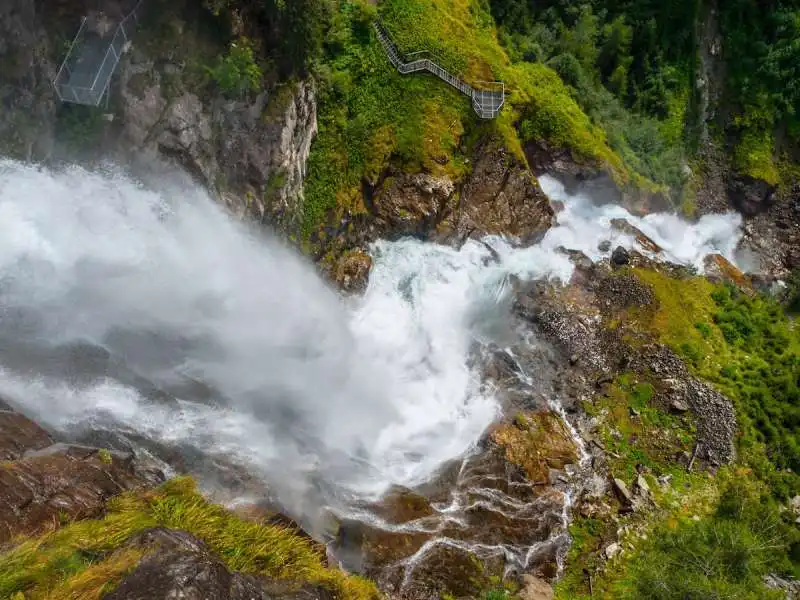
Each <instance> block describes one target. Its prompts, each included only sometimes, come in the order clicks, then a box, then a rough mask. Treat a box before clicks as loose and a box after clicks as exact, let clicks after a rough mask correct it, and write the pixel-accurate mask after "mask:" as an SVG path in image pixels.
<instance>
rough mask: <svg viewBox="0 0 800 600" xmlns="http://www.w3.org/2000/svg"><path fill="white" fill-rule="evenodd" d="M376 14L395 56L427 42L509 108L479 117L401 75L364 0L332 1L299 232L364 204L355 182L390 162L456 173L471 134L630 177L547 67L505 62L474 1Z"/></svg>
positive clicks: (400, 2)
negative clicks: (502, 96) (535, 143)
mask: <svg viewBox="0 0 800 600" xmlns="http://www.w3.org/2000/svg"><path fill="white" fill-rule="evenodd" d="M380 16H381V18H382V20H383V22H384V24H385V25H386V27H387V29H388V30H389V31H390V32H391V34H392V36H393V37H394V39H395V41H396V43H397V45H398V47H399V48H400V50H401V51H402V52H406V53H410V52H415V51H419V50H426V51H427V52H428V53H429V54H430V55H431V56H432V57H433V58H434V59H435V60H436V61H437V62H438V63H439V64H441V65H442V66H443V67H444V68H445V69H447V70H448V71H450V72H451V73H453V74H455V75H457V76H458V77H461V78H462V79H464V80H465V81H467V82H468V83H471V84H474V85H476V86H477V87H480V86H481V85H485V84H481V83H480V82H483V81H493V80H503V81H504V82H505V83H506V87H507V91H508V92H509V94H510V96H509V98H508V107H507V109H505V110H504V111H503V113H501V116H500V118H499V119H497V120H494V121H491V122H488V123H486V122H480V121H479V120H478V119H477V117H476V116H475V115H474V113H473V111H472V108H471V106H470V103H469V101H468V99H466V98H465V97H463V96H462V95H460V94H459V93H458V92H457V91H455V90H454V89H451V88H450V87H449V86H447V85H446V84H444V83H443V82H441V81H439V80H437V79H435V78H433V77H428V76H424V75H420V76H414V77H408V76H403V75H400V74H399V73H397V72H396V71H395V70H394V68H393V67H392V65H391V64H390V63H389V61H388V60H387V58H386V56H385V54H384V51H383V49H382V47H381V46H380V44H379V43H378V41H377V39H376V37H375V35H374V32H373V30H372V27H371V22H372V21H373V20H374V18H375V17H376V9H375V7H373V6H370V5H368V4H367V3H365V2H364V1H363V0H341V2H339V6H338V10H337V11H336V12H335V13H334V14H333V16H332V18H331V21H330V23H329V25H328V30H327V35H326V38H325V39H326V42H325V44H324V47H323V50H324V52H323V55H322V58H321V60H320V61H319V63H318V64H317V68H316V72H317V74H318V78H319V81H320V82H321V90H320V100H321V102H320V104H321V106H320V134H319V136H318V138H317V140H316V141H315V143H314V146H313V147H312V153H311V157H310V159H309V175H308V179H307V184H306V190H305V222H304V227H303V233H304V235H305V237H306V238H308V237H309V236H311V235H312V234H315V233H317V232H318V231H319V228H320V226H321V225H322V224H324V223H325V222H326V219H327V218H328V216H329V214H331V213H332V214H333V216H334V217H336V216H339V215H340V214H341V213H342V212H344V211H350V212H356V213H357V212H359V211H360V210H363V206H361V205H360V194H361V185H362V181H363V180H365V179H366V180H368V181H373V182H374V181H376V180H377V179H378V178H379V177H380V176H381V174H382V173H383V171H384V170H385V169H386V167H387V166H388V165H389V164H394V165H395V166H396V167H399V168H401V169H404V170H408V171H419V170H424V171H427V172H430V173H433V174H435V175H448V176H450V177H452V178H455V179H458V178H460V177H462V176H463V175H464V174H465V173H466V172H467V170H468V160H467V159H468V158H469V155H470V150H471V147H470V146H471V144H472V143H473V142H474V141H475V140H476V139H477V137H478V136H479V135H480V134H481V133H489V132H494V134H496V135H497V136H498V137H499V138H500V139H502V140H503V142H504V144H505V146H506V147H507V148H508V149H509V150H510V151H511V152H512V153H513V154H514V155H515V156H516V158H517V159H518V160H519V161H521V162H524V161H525V156H524V153H523V149H522V143H523V142H525V141H528V140H533V139H539V138H544V139H546V140H548V141H549V142H550V143H551V144H552V145H553V146H555V147H563V148H568V149H571V150H573V151H574V153H575V155H576V157H577V158H579V159H580V158H583V159H585V160H589V161H593V162H596V163H598V164H603V165H607V166H608V168H609V169H611V170H612V172H613V173H614V174H615V176H616V177H617V178H618V179H619V180H620V181H621V182H625V181H627V180H628V179H629V175H628V172H627V168H626V167H625V165H624V164H623V161H622V160H621V159H620V158H619V156H617V155H616V154H615V153H614V152H613V151H612V149H611V148H609V146H608V145H607V143H606V134H605V132H604V131H602V130H601V129H599V128H597V127H596V126H595V125H593V124H592V122H591V121H590V120H589V118H588V117H587V116H586V115H585V114H584V113H583V111H582V110H581V109H580V108H579V106H578V104H577V103H576V102H575V100H574V99H573V98H572V96H571V95H570V91H569V89H568V88H567V87H566V86H565V85H564V84H563V82H562V81H561V79H560V78H559V77H558V75H557V74H556V73H555V72H554V71H553V70H552V69H550V68H549V67H546V66H545V65H542V64H533V63H529V62H519V63H514V62H512V61H511V60H510V59H509V56H508V55H507V53H506V51H505V50H504V49H503V47H502V46H501V45H500V43H499V42H498V40H497V38H496V35H495V27H494V23H493V20H492V18H491V15H490V14H489V13H488V11H487V10H486V8H485V6H484V5H483V4H482V3H480V2H478V1H477V0H467V1H464V0H434V1H433V2H427V1H423V0H386V1H385V2H382V3H381V5H380ZM518 123H519V124H520V128H521V136H520V135H518V132H517V129H516V126H517V124H518ZM332 220H333V221H336V219H332Z"/></svg>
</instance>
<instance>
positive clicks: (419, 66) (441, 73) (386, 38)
mask: <svg viewBox="0 0 800 600" xmlns="http://www.w3.org/2000/svg"><path fill="white" fill-rule="evenodd" d="M374 27H375V32H376V34H377V36H378V40H379V41H380V42H381V45H382V46H383V48H384V50H385V51H386V55H387V56H388V57H389V62H391V63H392V65H394V67H395V68H396V69H397V70H398V71H399V72H400V73H403V74H408V73H417V72H419V71H427V72H429V73H432V74H433V75H436V77H438V78H439V79H441V80H442V81H444V82H446V83H448V84H449V85H451V86H452V87H454V88H456V89H457V90H458V91H459V92H461V93H462V94H464V95H465V96H468V97H469V98H471V99H472V108H473V110H475V112H476V113H477V114H478V116H479V117H480V118H482V119H493V118H495V117H496V116H497V115H498V114H499V113H500V110H501V109H502V108H503V105H504V104H505V84H504V83H503V82H502V81H490V82H479V83H483V84H486V85H489V86H494V88H495V89H475V88H473V87H472V86H471V85H469V84H468V83H466V82H464V81H461V80H460V79H459V78H458V77H455V76H453V75H451V74H450V73H448V72H447V71H446V70H445V69H443V68H442V67H440V66H439V65H438V64H436V63H435V62H433V61H432V60H430V59H427V58H423V59H417V60H412V61H407V60H406V57H404V56H403V55H401V54H400V51H399V50H398V49H397V45H396V44H395V43H394V41H393V40H392V38H391V36H390V35H389V32H388V31H387V30H386V27H384V25H383V24H382V23H381V22H380V21H375V22H374ZM424 52H425V51H424V50H423V51H421V52H414V53H413V54H411V55H408V56H409V57H411V56H413V55H416V54H422V53H424Z"/></svg>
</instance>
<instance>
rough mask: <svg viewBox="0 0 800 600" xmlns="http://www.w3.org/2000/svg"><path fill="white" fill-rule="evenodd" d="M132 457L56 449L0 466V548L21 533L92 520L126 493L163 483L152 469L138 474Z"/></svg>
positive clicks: (57, 447) (43, 450) (104, 452)
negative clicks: (80, 520) (118, 495)
mask: <svg viewBox="0 0 800 600" xmlns="http://www.w3.org/2000/svg"><path fill="white" fill-rule="evenodd" d="M132 459H133V457H132V456H130V457H128V458H127V459H125V458H121V456H120V454H118V453H109V452H106V451H98V450H97V449H94V448H86V447H71V446H66V445H64V444H56V445H54V446H50V447H48V448H45V449H42V450H39V451H36V452H35V453H34V455H33V456H30V457H26V458H23V459H20V460H17V461H15V462H6V463H3V464H2V465H0V543H3V542H7V541H9V540H10V539H11V538H13V537H14V536H16V535H19V534H33V533H37V532H41V531H43V530H46V529H51V528H57V527H58V526H59V525H60V524H61V523H62V522H65V521H71V520H74V519H78V518H87V517H94V516H97V515H98V514H100V512H101V511H102V510H103V506H104V504H105V501H106V500H107V499H108V498H110V497H112V496H115V495H117V494H119V493H121V492H123V491H125V490H129V489H133V488H137V487H140V486H151V485H154V484H157V483H160V482H161V481H163V478H164V477H163V474H162V473H161V472H160V471H156V470H145V469H137V468H136V465H135V464H134V462H133V460H132Z"/></svg>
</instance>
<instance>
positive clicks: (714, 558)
mask: <svg viewBox="0 0 800 600" xmlns="http://www.w3.org/2000/svg"><path fill="white" fill-rule="evenodd" d="M652 539H653V542H652V543H650V544H649V545H648V546H646V547H645V548H643V550H642V552H641V553H640V555H639V556H638V557H637V559H636V561H635V566H634V568H633V569H632V571H633V572H632V573H631V574H630V577H629V578H628V580H627V582H626V585H627V587H628V589H627V592H626V594H625V597H627V598H636V599H637V600H687V599H689V600H693V599H697V600H700V599H703V600H706V599H712V600H723V599H736V600H751V599H752V600H761V599H768V598H773V597H774V598H776V599H778V598H780V597H781V595H780V593H775V592H774V591H770V590H768V589H767V588H766V587H765V586H764V584H763V578H764V575H766V574H767V573H770V572H778V573H783V574H790V573H791V572H792V570H793V567H792V565H791V563H790V562H789V561H788V559H787V550H788V549H789V547H790V546H791V545H792V544H794V543H796V542H797V533H796V532H793V531H792V529H791V527H790V525H789V524H788V523H787V522H785V521H783V520H782V518H781V515H780V513H779V511H778V509H777V507H776V506H775V504H774V503H772V502H771V501H770V500H769V499H768V498H766V497H764V496H763V495H762V493H761V492H760V491H759V490H757V488H756V487H755V486H753V485H751V484H746V483H743V482H740V481H733V482H731V483H730V484H728V485H727V487H726V489H724V491H723V493H722V494H721V497H720V501H719V504H718V506H717V508H716V510H715V511H714V512H713V513H712V514H711V515H709V516H707V517H704V518H701V519H700V520H692V519H687V520H684V521H681V522H679V523H678V524H677V525H673V526H672V527H670V526H669V525H664V526H662V527H661V528H660V529H659V530H658V531H657V532H656V535H654V536H653V538H652Z"/></svg>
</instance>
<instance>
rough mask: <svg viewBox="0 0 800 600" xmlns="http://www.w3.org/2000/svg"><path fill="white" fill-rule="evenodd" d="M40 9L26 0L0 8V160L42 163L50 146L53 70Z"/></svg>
mask: <svg viewBox="0 0 800 600" xmlns="http://www.w3.org/2000/svg"><path fill="white" fill-rule="evenodd" d="M43 8H44V7H43V6H42V5H39V4H37V3H35V2H30V1H29V0H4V1H3V2H1V3H0V106H2V107H3V108H2V110H0V155H8V156H12V157H13V158H17V159H21V160H43V159H46V158H48V157H49V155H50V153H51V152H52V147H53V139H54V133H55V121H56V108H57V97H56V94H55V90H54V89H53V85H52V83H51V82H52V81H53V79H55V76H56V70H57V66H56V65H55V64H54V63H53V62H51V61H50V59H49V57H50V56H52V55H53V49H52V48H51V47H50V42H51V40H52V37H51V36H48V35H47V32H46V31H45V30H44V27H43V23H44V21H43V15H39V14H37V11H41V9H43ZM42 12H46V10H45V11H42Z"/></svg>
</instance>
